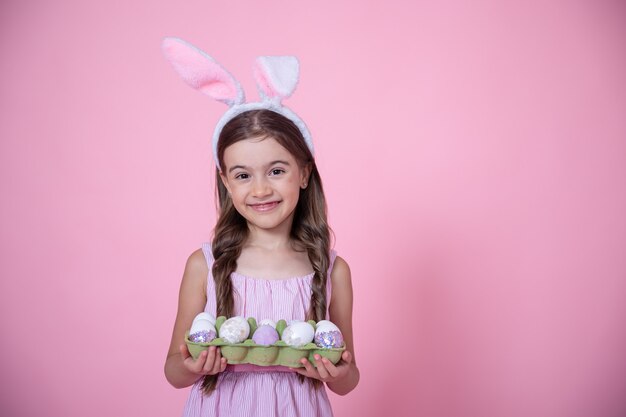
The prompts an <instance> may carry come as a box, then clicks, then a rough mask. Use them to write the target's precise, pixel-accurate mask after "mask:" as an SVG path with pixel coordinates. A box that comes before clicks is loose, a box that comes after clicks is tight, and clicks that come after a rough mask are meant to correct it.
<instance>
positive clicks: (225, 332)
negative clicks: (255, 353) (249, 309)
mask: <svg viewBox="0 0 626 417" xmlns="http://www.w3.org/2000/svg"><path fill="white" fill-rule="evenodd" d="M249 334H250V324H249V323H248V320H246V319H244V318H243V317H241V316H235V317H231V318H229V319H228V320H226V321H225V322H224V323H222V326H221V327H220V331H219V335H220V337H221V338H222V339H224V341H225V342H227V343H241V342H243V341H244V340H246V339H247V338H248V335H249Z"/></svg>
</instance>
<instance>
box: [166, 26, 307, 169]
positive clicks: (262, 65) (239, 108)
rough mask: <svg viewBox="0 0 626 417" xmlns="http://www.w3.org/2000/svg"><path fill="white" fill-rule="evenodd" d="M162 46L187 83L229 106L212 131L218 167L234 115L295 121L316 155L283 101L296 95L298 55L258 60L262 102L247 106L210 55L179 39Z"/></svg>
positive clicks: (256, 68) (304, 133) (234, 82)
mask: <svg viewBox="0 0 626 417" xmlns="http://www.w3.org/2000/svg"><path fill="white" fill-rule="evenodd" d="M162 47H163V53H164V54H165V58H167V60H168V61H170V63H171V64H172V65H173V66H174V69H175V70H176V72H178V75H180V76H181V78H182V79H183V80H184V81H185V82H186V83H187V84H189V85H190V86H191V87H193V88H195V89H196V90H199V91H200V92H202V93H204V94H206V95H208V96H209V97H211V98H213V99H215V100H218V101H221V102H223V103H224V104H226V105H228V107H229V109H228V110H227V111H226V113H224V115H223V116H222V117H221V119H220V120H219V121H218V122H217V125H216V126H215V131H214V132H213V157H214V158H215V164H216V165H217V167H218V168H219V167H220V163H219V161H218V158H217V141H218V139H219V137H220V133H221V132H222V129H223V128H224V125H226V123H228V122H229V121H230V120H231V119H232V118H234V117H235V116H237V115H239V114H241V113H244V112H247V111H250V110H259V109H268V110H272V111H274V112H276V113H279V114H281V115H283V116H285V117H286V118H288V119H289V120H291V121H292V122H294V123H295V124H296V126H297V127H298V129H300V132H301V133H302V136H304V140H305V142H306V144H307V146H308V147H309V149H310V150H311V153H313V141H312V140H311V134H310V133H309V129H307V127H306V125H305V124H304V122H303V121H302V119H300V118H299V117H298V115H296V114H295V113H294V112H292V111H291V110H289V109H288V108H287V107H284V106H283V105H282V104H281V102H282V100H283V99H284V98H287V97H289V96H290V95H291V94H292V93H293V92H294V90H295V89H296V84H297V83H298V74H299V70H300V64H299V63H298V59H297V58H296V57H295V56H260V57H258V58H257V59H256V62H255V63H254V66H253V75H254V79H255V81H256V84H257V88H258V89H259V94H260V96H261V101H259V102H253V103H246V102H245V95H244V92H243V89H242V88H241V85H240V84H239V82H238V81H237V80H236V79H235V78H234V77H233V76H232V75H230V73H229V72H228V71H226V69H224V68H223V67H222V66H221V65H220V64H218V63H217V62H215V60H214V59H213V58H211V57H210V56H209V55H207V54H206V53H204V52H203V51H201V50H200V49H198V48H196V47H195V46H193V45H191V44H189V43H187V42H185V41H183V40H182V39H179V38H165V39H164V40H163V45H162Z"/></svg>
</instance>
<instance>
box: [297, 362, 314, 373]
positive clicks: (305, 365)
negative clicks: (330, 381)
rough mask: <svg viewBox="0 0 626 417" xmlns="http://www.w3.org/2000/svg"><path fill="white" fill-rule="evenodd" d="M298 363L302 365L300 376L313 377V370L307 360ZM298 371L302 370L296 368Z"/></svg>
mask: <svg viewBox="0 0 626 417" xmlns="http://www.w3.org/2000/svg"><path fill="white" fill-rule="evenodd" d="M300 363H301V364H303V365H304V372H300V373H301V374H302V375H306V376H313V375H315V368H314V367H313V365H312V364H311V362H310V361H309V360H308V359H307V358H302V359H300ZM297 369H298V370H299V371H300V370H302V368H297Z"/></svg>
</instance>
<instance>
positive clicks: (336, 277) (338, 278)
mask: <svg viewBox="0 0 626 417" xmlns="http://www.w3.org/2000/svg"><path fill="white" fill-rule="evenodd" d="M330 279H331V281H332V284H333V288H334V287H336V286H349V287H352V276H351V273H350V266H349V265H348V263H347V262H346V261H345V260H344V259H343V258H342V257H340V256H337V258H335V263H334V264H333V270H332V271H331V272H330Z"/></svg>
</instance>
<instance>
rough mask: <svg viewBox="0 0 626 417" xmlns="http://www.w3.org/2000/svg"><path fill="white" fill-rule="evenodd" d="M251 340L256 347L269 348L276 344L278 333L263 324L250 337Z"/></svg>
mask: <svg viewBox="0 0 626 417" xmlns="http://www.w3.org/2000/svg"><path fill="white" fill-rule="evenodd" d="M252 340H253V341H254V343H256V344H257V345H263V346H269V345H273V344H274V343H276V342H278V332H277V331H276V329H275V328H273V327H272V326H270V325H269V324H263V325H261V326H259V328H258V329H256V331H255V332H254V334H253V335H252Z"/></svg>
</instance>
